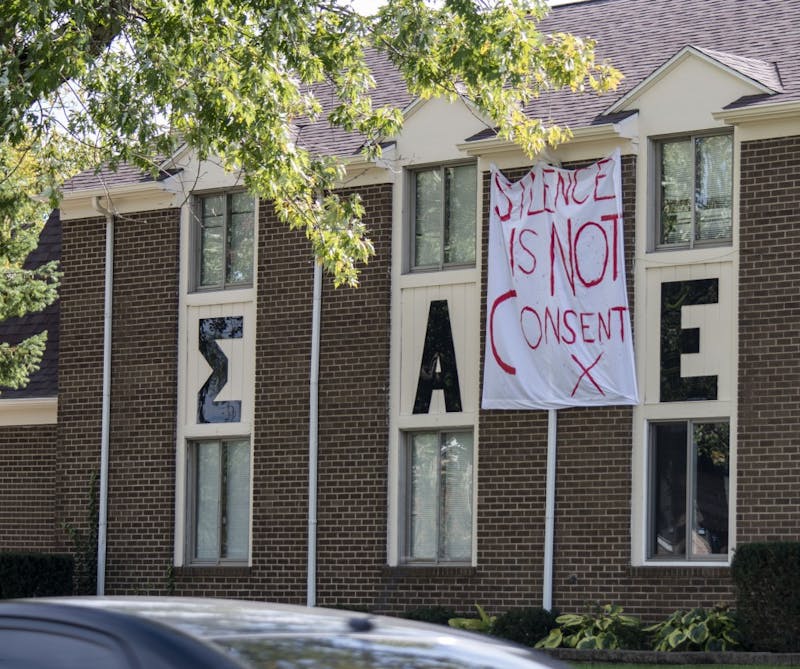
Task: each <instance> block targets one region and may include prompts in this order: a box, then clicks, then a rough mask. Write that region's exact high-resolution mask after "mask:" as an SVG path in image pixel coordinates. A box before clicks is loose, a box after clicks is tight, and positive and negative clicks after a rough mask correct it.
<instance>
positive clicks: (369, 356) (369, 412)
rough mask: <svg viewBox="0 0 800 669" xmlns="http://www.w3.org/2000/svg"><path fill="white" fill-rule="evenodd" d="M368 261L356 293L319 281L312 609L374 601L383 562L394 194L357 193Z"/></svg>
mask: <svg viewBox="0 0 800 669" xmlns="http://www.w3.org/2000/svg"><path fill="white" fill-rule="evenodd" d="M360 193H361V196H362V198H363V200H364V204H365V206H366V220H367V222H368V225H369V229H370V237H371V239H372V241H373V243H374V245H375V256H374V257H373V258H372V260H370V262H369V265H368V266H367V267H366V268H364V270H363V272H362V274H361V285H360V287H359V288H358V289H357V290H351V289H349V288H339V289H334V288H333V287H332V285H331V283H330V280H326V282H325V291H324V295H323V303H322V344H321V356H322V357H321V361H320V364H321V366H320V387H319V402H320V432H319V442H320V453H319V504H318V509H319V512H318V513H319V528H318V559H319V565H318V586H317V587H318V602H319V603H320V604H327V605H334V604H338V605H359V604H361V603H362V602H365V601H366V602H370V603H372V602H376V601H378V600H379V599H380V596H381V590H382V588H381V574H382V573H383V572H382V569H383V566H384V565H385V564H386V510H387V496H386V495H387V487H386V480H387V466H388V465H387V463H388V444H389V331H390V324H389V311H390V299H391V285H390V266H391V239H392V235H391V226H392V186H391V185H390V184H384V185H379V186H371V187H368V188H365V189H362V190H361V191H360Z"/></svg>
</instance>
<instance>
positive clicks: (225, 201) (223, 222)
mask: <svg viewBox="0 0 800 669" xmlns="http://www.w3.org/2000/svg"><path fill="white" fill-rule="evenodd" d="M196 211H197V218H198V240H197V251H198V253H197V260H196V263H197V288H198V289H199V290H211V289H217V290H223V289H226V288H240V287H245V286H251V285H252V283H253V246H254V229H255V202H254V199H253V197H252V196H251V195H248V194H247V193H245V192H233V193H214V194H211V195H204V196H201V197H199V198H198V199H197V209H196Z"/></svg>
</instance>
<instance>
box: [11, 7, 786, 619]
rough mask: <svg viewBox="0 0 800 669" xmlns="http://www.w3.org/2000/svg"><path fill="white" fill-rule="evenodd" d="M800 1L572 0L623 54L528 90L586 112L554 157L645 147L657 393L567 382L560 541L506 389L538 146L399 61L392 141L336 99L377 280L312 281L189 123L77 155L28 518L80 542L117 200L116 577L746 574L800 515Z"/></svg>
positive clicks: (543, 102)
mask: <svg viewBox="0 0 800 669" xmlns="http://www.w3.org/2000/svg"><path fill="white" fill-rule="evenodd" d="M797 9H798V8H797V7H796V6H795V3H793V2H786V1H785V0H763V1H762V2H759V3H745V2H739V1H733V0H727V1H724V2H722V1H719V2H716V1H715V2H703V3H696V2H692V1H691V0H670V1H669V2H666V1H661V0H659V1H653V2H644V1H643V0H590V1H588V2H583V3H576V4H571V5H563V6H560V7H557V8H554V10H553V11H552V12H551V14H550V16H549V17H548V18H547V19H546V20H545V22H544V23H543V28H544V29H545V30H547V31H555V30H567V31H570V32H573V33H577V34H579V35H591V36H592V37H594V38H596V39H597V41H598V44H599V49H598V50H599V55H600V56H601V57H608V58H610V59H611V60H612V62H613V63H614V64H615V65H616V66H617V67H618V68H619V69H621V70H622V71H623V73H624V74H625V80H624V81H623V83H622V86H621V88H620V89H619V90H618V91H617V92H615V93H614V94H611V95H607V96H604V97H599V98H597V97H592V96H588V95H587V96H575V95H568V94H561V93H558V94H552V95H546V96H543V97H542V98H541V99H540V100H538V101H537V102H536V103H535V105H534V107H533V108H532V110H531V111H532V113H534V114H539V115H543V116H545V117H548V118H553V119H554V120H556V121H559V122H564V123H567V124H568V125H569V126H570V127H571V128H572V130H573V133H574V138H573V139H572V140H571V141H570V142H569V143H567V144H565V145H563V146H562V147H560V148H559V149H557V150H552V151H548V152H547V153H546V155H544V156H542V158H543V160H546V161H547V162H549V163H551V164H554V165H560V166H562V167H576V166H585V165H587V164H590V163H592V162H594V161H596V160H598V159H601V158H603V157H605V156H608V155H610V154H611V153H612V152H614V151H615V150H619V151H620V153H621V156H622V159H621V160H622V193H623V215H624V230H623V234H624V244H625V256H626V258H625V260H626V266H627V278H628V294H629V303H630V310H631V314H632V327H633V332H634V345H635V361H636V378H637V383H638V388H639V400H640V401H639V403H638V404H636V405H634V406H609V407H595V408H571V409H564V410H559V411H558V412H557V433H556V435H557V436H556V438H555V443H556V448H557V460H556V463H557V467H556V476H555V514H554V543H553V563H552V574H550V573H548V570H547V569H546V555H545V534H546V531H545V527H546V512H545V506H546V489H547V485H546V470H547V457H548V455H547V450H548V449H547V442H548V429H549V428H548V412H547V411H545V410H513V411H510V410H495V409H492V410H487V409H481V401H480V398H481V387H482V379H483V363H484V348H485V345H486V331H485V323H486V299H487V261H486V258H487V244H488V238H487V229H488V214H489V174H490V168H491V166H492V165H496V166H497V167H498V168H499V169H500V170H502V172H503V173H504V174H505V175H506V177H508V178H509V179H512V180H513V179H518V178H521V177H523V176H524V175H525V174H526V173H527V172H528V170H529V169H530V167H531V164H530V161H529V160H527V159H526V158H525V157H524V156H523V155H522V154H520V153H519V152H518V151H517V150H516V149H515V148H514V146H512V145H510V144H508V143H506V142H504V141H501V140H499V139H497V138H496V137H495V136H494V135H493V133H492V132H491V131H488V130H487V128H486V124H485V123H482V122H481V120H480V119H478V118H476V116H475V115H474V114H473V112H472V110H470V109H468V108H467V106H466V105H464V104H462V103H453V104H449V103H445V102H443V101H439V100H432V101H428V102H419V101H414V100H411V99H410V98H409V97H408V95H407V93H406V92H405V90H404V89H403V88H402V86H400V85H399V80H398V78H397V75H396V73H394V72H392V71H391V70H390V69H389V68H388V67H387V66H386V65H385V64H381V63H377V62H376V63H375V68H376V75H377V77H376V78H377V79H378V81H379V91H378V93H377V94H376V98H378V99H379V100H380V101H383V100H390V101H393V102H394V103H395V104H397V105H398V106H400V107H403V108H404V109H405V110H406V119H407V120H406V123H405V126H404V129H403V131H402V134H401V135H400V136H398V137H395V138H392V143H391V144H390V145H389V147H388V148H387V150H386V152H385V155H384V158H383V159H382V161H380V162H379V163H371V162H366V161H363V160H362V159H360V158H359V157H358V155H357V149H358V144H359V140H358V138H352V137H346V136H343V135H338V134H334V133H329V132H319V133H309V137H310V138H311V140H310V144H309V146H310V148H312V149H315V150H319V151H323V152H328V153H333V154H336V155H339V156H343V157H347V158H348V178H347V182H346V183H345V184H343V189H344V190H346V189H354V190H356V191H357V192H359V193H360V194H361V196H362V198H363V201H364V204H365V207H366V212H367V213H366V220H367V222H368V225H369V228H370V231H371V235H372V239H373V241H374V243H375V248H376V251H377V254H376V256H375V258H374V259H373V260H372V261H371V262H370V264H369V265H368V266H367V267H366V268H365V269H364V271H363V274H362V285H361V287H360V288H359V289H358V290H346V289H339V290H334V289H333V288H332V287H331V286H330V285H328V283H327V282H325V283H324V284H323V287H322V291H321V299H320V300H318V301H316V300H315V299H314V295H315V293H314V267H313V262H312V260H311V258H310V254H309V250H308V247H307V244H306V242H305V240H304V239H303V238H302V237H301V236H299V235H297V234H295V233H293V232H289V231H288V230H286V229H285V228H284V227H283V226H282V225H281V224H279V223H278V222H277V220H276V217H275V216H274V214H273V212H272V211H271V209H270V206H269V203H265V202H254V201H253V199H252V198H250V197H249V196H248V195H247V194H246V193H244V192H243V191H242V190H241V189H240V188H239V187H238V180H237V178H236V176H235V175H230V174H224V173H223V172H222V171H221V170H220V169H219V168H218V167H216V166H215V165H214V164H213V163H211V162H203V163H198V162H197V161H196V160H195V159H194V157H193V156H192V155H191V154H190V153H188V152H186V153H184V154H181V155H177V156H174V157H173V158H172V159H171V160H170V161H169V163H168V164H165V172H164V176H163V178H161V179H157V180H153V179H150V178H149V177H145V176H142V175H140V174H138V173H137V172H135V171H134V170H126V169H124V168H123V169H122V170H120V171H119V172H117V173H114V174H106V173H100V174H98V175H95V174H87V175H82V176H80V177H78V178H76V179H75V180H73V182H72V183H71V184H70V189H69V190H68V192H67V195H66V197H65V200H64V204H63V207H62V210H61V220H60V234H61V245H60V256H61V262H62V266H63V270H64V279H63V285H62V289H61V300H60V324H59V326H58V332H59V336H58V339H57V345H58V349H57V350H55V349H53V350H52V351H51V355H53V354H56V353H57V362H58V377H57V384H56V378H55V376H54V375H53V369H54V367H53V364H52V363H54V361H55V360H56V358H55V357H54V358H52V359H49V360H50V362H49V363H48V364H46V365H45V369H44V370H43V372H42V375H43V376H42V377H41V378H42V379H45V380H47V382H45V381H43V382H41V383H39V382H38V381H37V383H35V384H32V385H31V386H30V387H29V389H28V390H27V391H24V392H18V393H10V392H9V393H4V394H3V395H2V398H0V422H1V423H2V424H3V425H4V426H5V427H3V430H2V433H1V434H2V437H0V477H2V486H0V549H2V550H9V549H13V550H28V549H30V550H51V551H60V550H65V549H67V548H68V547H69V544H68V541H67V537H66V536H65V534H64V532H63V531H62V529H61V528H62V523H63V522H65V521H66V522H71V523H75V524H78V525H79V526H80V524H81V523H84V522H85V507H86V504H87V488H88V483H89V480H90V476H91V474H92V472H95V471H98V470H99V469H100V465H101V447H102V444H103V442H104V437H103V434H104V430H103V415H104V412H103V405H104V393H103V388H104V381H103V379H104V374H103V370H104V296H105V294H106V290H107V287H106V271H105V270H106V258H107V256H106V242H107V231H108V227H109V225H108V224H109V223H111V225H113V233H114V234H113V244H112V246H113V277H112V278H113V281H112V282H111V285H110V290H111V295H112V297H113V299H112V300H111V303H112V307H113V309H112V313H113V315H112V318H111V333H112V334H111V343H110V350H109V351H108V353H109V354H110V367H109V368H108V369H110V392H109V397H110V400H109V401H110V403H109V404H108V412H107V413H108V422H107V425H108V431H107V434H108V438H107V439H105V441H106V443H107V446H108V449H107V453H108V478H107V486H108V495H107V518H108V522H107V528H106V529H107V534H106V536H107V541H106V564H105V591H106V592H107V593H153V594H156V593H166V592H174V593H176V594H193V595H214V596H233V597H248V598H258V599H266V600H279V601H292V602H306V601H313V602H316V603H317V604H319V605H323V606H331V605H343V606H358V607H367V608H370V609H372V610H377V611H382V612H400V611H403V610H405V609H408V608H411V607H415V606H420V605H429V604H442V605H447V606H452V607H455V608H457V609H461V610H466V609H468V608H470V607H471V606H472V604H473V602H476V601H477V602H480V603H481V604H482V605H485V606H486V607H487V608H488V609H489V610H491V611H492V612H500V611H502V610H505V609H508V608H512V607H518V606H526V605H539V604H541V603H542V601H543V597H545V596H547V595H546V593H547V592H550V593H551V595H550V596H551V597H552V604H553V605H554V606H555V607H557V608H559V609H560V610H562V611H567V610H574V609H579V608H581V607H583V606H584V605H585V604H587V603H594V602H614V603H619V604H622V605H623V606H625V607H626V610H628V611H630V612H632V613H637V614H639V615H642V616H644V617H646V618H652V617H655V616H657V615H660V614H663V613H666V612H668V611H671V610H674V609H675V608H678V607H681V606H687V605H711V604H714V603H716V602H718V601H726V600H730V598H731V596H732V584H731V580H730V576H729V566H730V560H731V558H732V553H733V550H734V549H735V546H736V545H737V544H741V543H744V542H749V541H755V540H796V539H797V538H798V535H800V494H798V492H797V491H798V490H800V444H798V441H797V438H796V436H795V435H796V434H797V433H798V432H800V424H799V423H800V395H798V392H797V391H796V388H795V387H796V385H797V383H798V380H799V379H800V362H798V360H797V355H796V350H797V346H798V341H799V339H800V335H798V332H800V306H799V305H800V291H799V290H798V285H800V269H798V263H797V258H798V254H800V61H798V59H797V54H796V45H797V43H798V40H800V23H799V22H798V21H797V13H798V12H797ZM381 96H383V97H382V98H381ZM166 168H168V170H166ZM106 212H110V213H109V214H108V215H107V214H106ZM51 223H52V225H51V227H50V228H48V231H49V232H48V236H46V237H45V240H44V242H43V244H44V243H45V242H47V240H48V239H50V240H54V239H56V237H57V234H58V225H57V224H58V223H59V221H57V220H56V219H53V221H51ZM51 233H52V235H53V236H52V237H51V236H49V235H50V234H51ZM48 243H49V242H48ZM53 243H55V242H53ZM51 251H52V252H55V253H57V252H59V249H58V248H57V246H52V247H51ZM226 257H227V258H228V262H227V263H225V262H223V259H224V258H226ZM315 304H319V305H320V315H319V321H318V323H319V324H320V333H319V346H318V350H319V377H318V383H315V382H313V381H312V380H311V376H310V369H311V359H312V349H313V347H312V334H313V330H314V329H313V327H312V325H313V321H314V313H315V311H314V308H315ZM47 318H48V319H50V322H53V318H54V315H53V314H51V315H50V316H48V317H47ZM432 323H435V324H439V325H442V324H444V326H445V327H438V329H437V327H433V326H432V325H431V324H432ZM446 326H449V327H446ZM2 327H3V328H5V330H4V333H5V334H4V336H11V335H10V334H8V333H9V332H11V330H12V329H14V328H16V330H15V331H18V330H20V328H22V327H23V326H22V325H20V324H19V323H16V324H13V323H12V324H8V323H7V324H3V326H2ZM51 330H52V328H51ZM448 330H449V332H448ZM431 333H433V334H431ZM52 341H53V339H51V342H52ZM431 342H433V345H434V349H435V350H434V353H435V355H433V357H432V358H431V359H429V360H428V362H429V363H430V365H431V368H430V369H428V370H427V371H426V365H425V358H426V355H428V354H429V353H430V351H427V352H426V346H429V345H430V343H431ZM442 342H444V344H442ZM437 345H438V346H440V348H436V346H437ZM443 351H446V352H449V353H451V354H452V355H453V356H454V357H453V360H452V361H451V362H443V358H442V355H443V353H442V352H443ZM429 357H430V356H429ZM442 365H444V366H447V367H448V368H449V367H451V366H453V365H454V366H455V367H456V368H457V381H456V383H457V388H458V395H459V397H458V402H457V404H455V403H454V404H451V403H450V402H449V401H448V400H447V398H446V397H445V395H446V392H445V390H446V389H443V388H442V387H441V386H442V384H441V383H439V384H437V383H433V385H432V386H430V387H429V391H430V392H429V394H428V395H427V396H426V395H425V393H424V392H423V393H422V395H423V400H422V402H421V403H420V404H418V400H419V396H420V387H421V386H422V385H424V384H422V382H421V380H420V379H421V377H422V376H424V375H425V374H426V373H428V375H429V376H430V375H431V374H433V375H434V376H435V375H436V373H437V372H441V371H442V369H441V367H442ZM314 397H316V398H317V403H316V406H317V407H318V410H317V411H316V412H314V411H313V410H312V409H311V407H312V406H314V403H313V402H312V401H311V400H312V399H313V398H314ZM56 407H57V409H56ZM314 414H316V416H317V420H316V421H315V422H312V421H310V415H314ZM314 426H315V427H314ZM314 436H316V439H314ZM313 443H316V452H317V458H316V461H315V462H314V463H313V465H312V464H310V462H311V458H312V456H311V453H312V452H313V450H314V449H313V447H311V446H310V444H313ZM310 470H311V473H312V476H311V479H312V480H314V481H315V482H316V488H315V490H312V489H311V488H310V483H309V481H310V476H309V472H310ZM314 473H316V476H313V474H314ZM314 496H316V505H313V504H312V505H310V504H309V499H310V498H311V499H313V498H314ZM310 529H311V534H310V533H309V530H310ZM309 536H311V538H312V540H311V541H310V540H309ZM309 548H310V550H309Z"/></svg>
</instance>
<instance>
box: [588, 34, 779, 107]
mask: <svg viewBox="0 0 800 669" xmlns="http://www.w3.org/2000/svg"><path fill="white" fill-rule="evenodd" d="M688 58H697V59H698V60H701V61H703V62H706V63H708V64H709V65H712V66H714V67H716V68H718V69H719V70H721V71H723V72H726V73H727V74H729V75H731V76H732V77H735V78H736V79H739V80H740V81H743V82H745V83H746V84H748V85H750V86H752V87H753V88H755V89H756V92H758V93H767V94H769V95H773V94H775V93H778V92H779V91H775V90H773V89H772V88H769V87H768V86H766V85H764V84H763V83H761V82H760V81H757V80H756V79H753V78H752V77H748V76H746V75H744V74H742V73H741V72H740V71H739V70H736V69H734V68H732V67H729V66H728V65H725V64H724V63H721V62H720V61H718V60H716V59H714V58H712V57H711V56H709V55H708V54H705V53H703V52H702V51H700V50H699V49H696V48H695V47H693V46H686V47H684V48H683V49H681V50H680V51H678V53H676V54H675V55H674V56H673V57H672V58H670V59H669V60H668V61H667V62H666V63H664V64H663V65H661V66H660V67H658V68H657V69H655V70H654V71H653V72H652V73H651V74H650V76H648V77H647V78H646V79H644V80H643V81H641V82H640V83H639V84H638V85H637V86H635V87H634V88H632V89H631V90H630V91H628V92H627V93H626V94H625V95H623V96H622V97H621V98H620V99H619V100H617V101H616V102H615V103H614V104H613V105H611V107H609V108H608V109H606V110H605V112H603V113H605V114H613V113H616V112H620V111H625V110H627V109H629V105H630V103H631V102H633V101H634V100H636V99H638V98H639V97H640V96H641V95H642V93H644V92H645V91H647V90H648V89H650V88H652V87H653V86H655V85H656V84H657V83H658V82H659V81H660V80H661V79H663V78H664V77H666V76H668V75H669V73H670V72H672V70H674V69H675V68H676V67H677V66H678V65H679V64H680V63H682V62H684V61H685V60H687V59H688Z"/></svg>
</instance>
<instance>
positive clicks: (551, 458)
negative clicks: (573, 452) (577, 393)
mask: <svg viewBox="0 0 800 669" xmlns="http://www.w3.org/2000/svg"><path fill="white" fill-rule="evenodd" d="M557 429H558V424H557V422H556V410H555V409H549V410H548V411H547V488H546V493H545V494H546V497H545V511H544V578H543V583H542V608H543V609H547V610H548V611H552V610H553V546H554V543H555V541H554V539H555V526H556V434H557Z"/></svg>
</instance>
